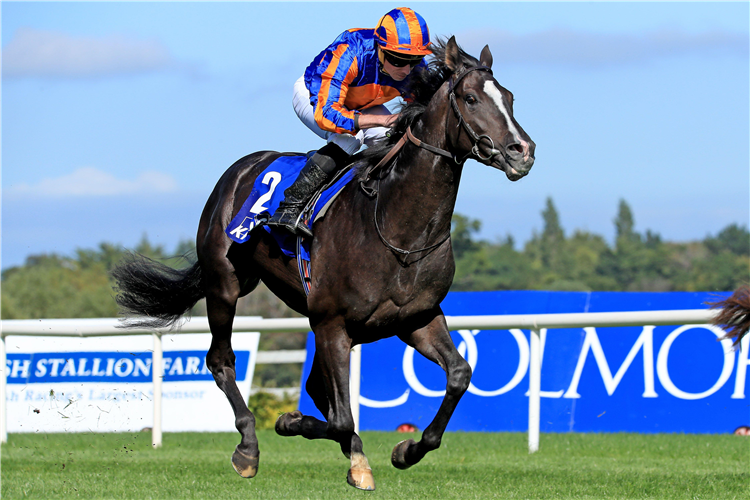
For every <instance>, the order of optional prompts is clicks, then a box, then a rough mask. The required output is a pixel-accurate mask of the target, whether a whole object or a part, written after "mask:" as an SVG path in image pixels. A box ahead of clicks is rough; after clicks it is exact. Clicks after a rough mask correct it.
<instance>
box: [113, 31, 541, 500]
mask: <svg viewBox="0 0 750 500" xmlns="http://www.w3.org/2000/svg"><path fill="white" fill-rule="evenodd" d="M434 45H435V48H434V60H433V61H432V62H431V63H430V65H429V68H428V69H427V70H425V71H422V72H421V73H420V74H419V75H416V76H417V78H415V80H416V81H415V84H414V86H413V89H412V91H413V94H414V101H413V102H410V103H409V104H407V105H406V106H405V108H404V109H403V110H402V112H401V114H400V117H399V120H398V122H397V123H396V125H395V126H394V129H393V133H392V135H391V137H390V138H389V139H387V140H386V141H384V143H383V144H381V145H379V146H376V147H373V148H370V149H368V150H367V151H365V152H364V153H362V154H360V155H359V156H357V157H355V158H354V160H356V162H357V163H356V165H355V167H354V168H357V169H360V170H361V172H360V174H359V176H360V178H359V179H357V178H355V179H354V181H353V182H351V183H349V184H348V185H347V186H346V187H345V188H344V190H343V191H342V193H341V194H340V195H339V196H338V197H337V198H336V199H335V201H334V203H333V205H332V206H331V208H330V209H329V210H328V214H327V215H326V217H325V218H324V219H321V220H319V221H317V222H316V223H315V237H314V239H313V241H312V245H311V256H312V284H311V291H310V294H309V295H308V296H306V295H305V292H304V290H303V287H302V283H301V280H300V276H299V271H298V267H297V263H296V261H295V260H294V259H290V258H288V257H286V256H285V255H284V254H283V253H282V252H281V251H280V249H279V247H278V246H277V244H276V242H275V240H274V239H273V238H272V237H271V236H270V235H269V234H268V233H267V232H266V231H263V230H260V231H254V232H253V233H252V237H251V239H250V241H248V242H247V243H244V244H242V245H239V244H237V243H234V242H232V241H231V240H230V239H229V238H228V237H227V236H226V234H225V232H224V231H225V229H226V227H227V225H228V223H229V222H230V220H231V219H232V218H233V217H234V215H235V214H236V213H237V211H238V210H239V208H240V207H241V206H242V204H243V202H244V201H245V199H246V198H247V196H248V194H249V192H250V191H251V189H252V186H253V182H254V180H255V178H256V177H257V176H258V175H259V173H260V172H262V171H263V170H264V169H265V168H266V167H267V165H268V164H269V163H271V162H272V161H273V160H275V159H276V158H278V157H279V156H280V155H281V153H276V152H268V151H265V152H258V153H254V154H251V155H249V156H246V157H245V158H242V159H241V160H239V161H237V162H236V163H235V164H234V165H232V166H231V167H230V168H229V169H228V170H227V171H226V172H225V173H224V175H223V176H222V177H221V179H220V180H219V182H218V184H217V185H216V187H215V189H214V191H213V193H212V194H211V196H210V198H209V199H208V202H207V203H206V207H205V209H204V210H203V214H202V216H201V219H200V225H199V228H198V235H197V241H196V250H197V257H198V259H197V262H196V263H195V264H194V265H193V266H192V267H189V268H186V269H182V270H172V269H169V268H166V267H165V266H161V265H160V264H157V263H155V262H153V261H149V260H146V259H145V258H142V257H140V256H137V255H133V256H132V257H131V258H130V259H129V260H127V261H125V262H124V263H123V264H122V265H121V266H119V267H118V268H117V269H116V270H115V271H114V272H113V276H114V278H115V280H116V281H117V287H118V296H117V301H118V304H119V305H120V306H121V308H122V309H123V311H124V312H126V313H127V314H131V315H133V314H136V315H141V316H145V319H141V320H137V321H136V322H134V323H131V324H132V325H134V326H135V325H137V326H150V327H163V326H170V325H174V324H175V322H176V321H178V320H179V318H180V317H181V316H182V315H184V314H185V313H187V312H188V311H189V310H190V308H191V307H192V306H193V305H194V304H195V303H196V301H198V300H199V299H201V298H203V297H205V298H206V305H207V310H208V321H209V325H210V328H211V333H212V342H211V347H210V349H209V351H208V355H207V356H206V364H207V366H208V368H209V369H210V371H211V373H212V374H213V376H214V379H215V380H216V384H217V385H218V386H219V388H221V390H222V391H223V392H224V393H225V394H226V396H227V398H228V399H229V402H230V404H231V406H232V409H233V410H234V414H235V423H236V426H237V429H238V430H239V432H240V434H241V436H242V439H241V442H240V444H239V445H238V446H237V448H236V450H235V452H234V454H233V455H232V464H233V466H234V468H235V470H236V471H237V472H238V473H239V474H240V475H241V476H243V477H253V476H254V475H255V474H256V473H257V470H258V461H259V451H258V441H257V438H256V434H255V418H254V417H253V414H252V413H251V412H250V411H249V410H248V408H247V404H246V402H245V401H244V400H243V398H242V396H241V394H240V392H239V390H238V389H237V386H236V384H235V370H234V362H235V356H234V353H233V351H232V345H231V338H232V321H233V318H234V315H235V306H236V303H237V299H238V298H239V297H241V296H244V295H246V294H248V293H250V292H251V291H252V290H253V289H254V288H255V287H256V286H257V284H258V283H259V282H260V281H263V282H264V283H265V284H266V285H267V286H268V288H269V289H270V290H271V291H273V293H275V294H276V295H277V296H278V297H279V298H281V299H282V300H283V301H284V302H285V303H286V304H287V305H288V306H289V307H291V308H292V309H294V310H295V311H297V312H299V313H301V314H303V315H305V316H307V317H308V318H309V319H310V326H311V327H312V330H313V332H314V333H315V347H316V352H315V358H314V361H313V367H312V372H311V374H310V376H309V378H308V380H307V383H306V390H307V392H308V393H309V394H310V396H311V397H312V399H313V401H314V402H315V405H316V406H317V408H318V409H319V410H320V411H321V413H322V414H323V415H325V416H326V421H325V422H323V421H320V420H317V419H315V418H313V417H310V416H305V415H302V414H301V413H300V412H298V411H295V412H291V413H287V414H284V415H282V416H281V417H279V420H278V421H277V423H276V432H277V433H279V434H280V435H283V436H298V435H301V436H304V437H305V438H308V439H331V440H334V441H336V442H337V443H339V445H340V446H341V450H342V452H343V453H344V454H345V455H346V456H347V457H349V458H350V460H351V468H350V469H349V473H348V476H347V481H348V482H349V484H351V485H353V486H355V487H357V488H360V489H368V490H371V489H374V487H375V483H374V480H373V476H372V471H371V469H370V467H369V465H368V462H367V458H366V457H365V455H364V452H363V449H362V441H361V439H360V438H359V436H358V435H357V434H356V433H355V432H354V422H353V420H352V413H351V408H350V403H349V353H350V350H351V348H352V347H353V346H354V345H357V344H364V343H369V342H374V341H376V340H378V339H382V338H386V337H392V336H395V335H396V336H398V337H399V338H400V339H401V340H403V341H404V342H405V343H406V344H408V345H410V346H411V347H413V348H414V349H416V350H417V351H418V352H419V353H421V354H422V355H424V356H425V357H426V358H428V359H430V360H432V361H433V362H435V363H437V364H438V365H440V366H441V367H442V368H443V369H444V370H445V371H446V374H447V375H446V376H447V385H446V394H445V397H444V399H443V402H442V404H441V406H440V408H439V410H438V412H437V415H436V416H435V418H434V420H433V421H432V422H431V423H430V425H429V426H427V428H426V429H425V430H424V432H423V434H422V438H421V439H420V440H419V441H418V442H415V441H414V440H411V439H410V440H407V441H402V442H401V443H398V444H397V445H396V447H395V448H394V449H393V453H392V457H391V461H392V463H393V465H394V466H395V467H398V468H399V469H406V468H408V467H410V466H412V465H414V464H416V463H417V462H419V461H420V460H421V459H422V457H424V456H425V454H426V453H427V452H429V451H431V450H435V449H436V448H438V447H439V446H440V441H441V438H442V435H443V433H444V431H445V429H446V426H447V425H448V421H449V419H450V418H451V415H452V414H453V411H454V410H455V408H456V405H457V404H458V402H459V400H460V399H461V396H462V395H463V394H464V392H465V391H466V390H467V388H468V386H469V382H470V379H471V368H470V367H469V364H468V363H467V362H466V361H465V360H464V359H463V358H462V357H461V356H460V355H459V353H458V351H457V350H456V347H455V346H454V345H453V342H452V341H451V337H450V334H449V331H448V328H447V326H446V322H445V317H444V316H443V312H442V310H441V308H440V303H441V301H442V300H443V298H445V296H446V294H447V293H448V289H449V288H450V286H451V283H452V281H453V274H454V270H455V266H454V260H453V253H452V250H451V241H450V230H451V216H452V214H453V209H454V205H455V201H456V195H457V193H458V185H459V180H460V178H461V172H462V169H463V163H464V161H465V160H466V159H468V158H473V159H475V160H478V161H480V162H481V163H484V164H486V165H489V166H492V167H494V168H497V169H499V170H502V171H504V172H505V174H506V176H507V177H508V179H510V180H512V181H515V180H518V179H520V178H521V177H523V176H524V175H526V174H527V173H528V172H529V170H530V169H531V166H532V165H533V163H534V149H535V145H534V143H533V141H532V140H531V139H530V138H529V136H528V135H527V134H526V132H524V130H523V129H522V128H521V126H520V125H519V124H518V123H517V122H516V120H515V118H514V117H513V96H512V94H511V93H510V92H509V91H508V90H506V89H505V88H503V87H501V86H500V85H499V84H498V82H497V81H496V80H495V78H494V77H493V75H492V71H491V69H490V68H491V66H492V55H491V53H490V50H489V47H485V48H484V50H483V51H482V53H481V56H480V59H479V60H478V61H477V60H476V59H475V58H473V57H471V56H469V55H468V54H466V53H465V52H463V51H462V50H461V49H460V48H459V47H458V45H457V44H456V42H455V39H454V38H451V39H450V40H448V41H447V42H446V41H442V40H441V41H439V42H438V43H436V44H434ZM405 134H406V135H408V136H409V137H411V138H412V139H410V140H408V141H406V142H403V141H400V140H401V139H402V138H403V137H404V135H405ZM397 141H399V142H400V143H401V146H402V147H401V149H400V150H399V151H398V154H396V155H395V157H394V159H393V160H389V162H388V167H387V168H385V169H384V170H380V171H377V172H372V173H371V174H365V173H364V172H365V171H366V170H367V167H368V166H372V165H373V164H375V163H378V162H379V161H380V160H381V159H382V158H383V157H384V156H385V155H386V152H387V151H389V150H390V149H391V148H392V147H393V145H394V144H395V143H396V142H397ZM420 141H421V142H420ZM370 175H372V176H373V178H375V179H377V183H374V182H373V183H371V184H370V186H372V189H370V190H369V194H368V192H367V190H366V189H361V186H360V182H359V180H362V179H363V178H365V177H369V176H370ZM373 189H374V190H375V191H373Z"/></svg>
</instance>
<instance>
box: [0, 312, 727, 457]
mask: <svg viewBox="0 0 750 500" xmlns="http://www.w3.org/2000/svg"><path fill="white" fill-rule="evenodd" d="M716 313H717V312H716V311H712V310H710V309H685V310H671V311H627V312H607V313H563V314H524V315H491V316H446V317H445V319H446V321H447V323H448V328H449V329H450V330H451V331H453V330H464V329H477V330H508V329H511V328H518V329H525V330H530V331H531V342H530V361H529V365H530V366H529V453H534V452H536V451H537V450H539V423H540V410H539V408H540V401H541V340H540V339H541V330H542V329H548V330H549V329H555V328H584V327H608V326H645V325H650V326H664V325H704V324H709V323H710V322H711V320H712V319H713V317H714V316H715V315H716ZM118 325H120V321H119V320H118V319H117V318H93V319H40V320H3V321H2V322H1V323H0V369H2V371H3V372H5V370H6V368H5V367H6V361H5V359H6V356H5V353H6V351H5V337H7V336H10V335H23V336H67V337H100V336H111V335H152V336H153V338H154V361H153V362H152V364H153V366H159V365H158V364H155V363H157V361H158V360H159V359H161V356H162V350H161V336H162V335H165V334H170V335H176V334H189V333H205V332H208V331H210V330H209V328H208V318H206V317H205V316H201V317H193V318H191V319H190V320H189V321H187V322H185V323H184V324H183V325H182V326H181V327H180V328H179V330H177V329H175V330H168V329H164V330H158V331H154V330H151V329H144V328H140V329H128V330H124V329H122V328H118ZM233 330H234V331H235V332H261V333H263V332H306V331H310V324H309V322H308V320H307V318H278V319H263V318H257V317H251V316H237V317H235V319H234V328H233ZM275 352H277V353H282V352H283V351H275ZM361 352H362V351H361V346H356V347H355V348H354V349H353V350H352V354H351V362H350V370H351V381H350V384H349V390H350V394H351V405H352V416H353V417H354V427H355V430H356V432H359V392H360V371H361V359H362V354H361ZM279 356H280V358H279V359H283V361H276V360H275V359H274V357H279ZM268 358H269V359H268V360H267V361H265V362H267V363H268V362H287V363H292V362H298V363H300V362H304V359H305V357H304V352H300V351H291V352H289V353H284V354H275V355H271V354H270V353H269V355H268ZM258 361H259V362H261V361H260V359H259V360H258ZM152 375H153V377H154V396H155V397H154V425H153V431H152V432H153V433H152V444H153V446H154V447H159V446H161V404H162V403H161V391H160V387H161V377H160V376H159V375H160V374H158V370H152ZM0 378H1V379H2V381H1V382H0V404H2V409H1V410H0V440H1V441H2V442H3V443H5V442H7V440H8V434H7V427H6V404H5V401H6V399H5V397H6V396H5V384H6V378H7V375H6V376H2V377H0Z"/></svg>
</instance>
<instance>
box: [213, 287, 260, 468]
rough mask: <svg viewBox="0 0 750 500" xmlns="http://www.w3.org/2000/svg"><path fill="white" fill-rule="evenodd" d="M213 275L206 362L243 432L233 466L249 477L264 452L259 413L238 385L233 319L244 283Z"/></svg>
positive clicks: (236, 424) (233, 459)
mask: <svg viewBox="0 0 750 500" xmlns="http://www.w3.org/2000/svg"><path fill="white" fill-rule="evenodd" d="M228 276H230V275H229V274H228V273H225V274H222V276H217V275H213V276H211V275H209V276H208V277H207V281H208V286H207V293H206V309H207V313H208V324H209V327H210V329H211V336H212V337H211V347H210V348H209V350H208V354H207V355H206V366H207V367H208V369H209V370H210V371H211V374H212V375H213V377H214V380H215V381H216V385H217V386H219V389H221V390H222V392H223V393H224V394H225V395H226V397H227V399H228V400H229V404H230V405H231V407H232V411H234V424H235V427H237V430H238V431H239V432H240V434H241V435H242V440H241V441H240V444H239V445H237V448H236V449H235V451H234V453H233V454H232V466H233V467H234V470H235V471H237V473H238V474H239V475H240V476H242V477H246V478H250V477H254V476H255V474H257V473H258V462H259V460H260V452H259V450H258V438H257V437H256V435H255V416H253V414H252V412H251V411H250V410H249V409H248V407H247V403H246V402H245V399H244V398H243V397H242V393H240V390H239V388H238V387H237V381H236V379H237V374H236V372H235V364H234V363H235V355H234V351H233V350H232V342H231V340H232V322H233V321H234V314H235V310H236V304H237V298H238V297H239V294H240V287H239V284H238V282H237V280H233V279H231V278H229V277H228Z"/></svg>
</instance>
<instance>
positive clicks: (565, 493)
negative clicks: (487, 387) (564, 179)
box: [2, 431, 750, 500]
mask: <svg viewBox="0 0 750 500" xmlns="http://www.w3.org/2000/svg"><path fill="white" fill-rule="evenodd" d="M404 436H405V435H404V434H397V433H386V432H364V433H363V434H362V438H363V441H364V443H365V453H367V454H368V456H369V459H370V465H371V466H372V468H373V472H374V475H375V483H376V486H377V490H376V491H374V492H363V491H357V490H355V489H353V488H351V487H350V486H348V485H347V484H346V472H347V469H348V460H346V459H345V458H344V457H343V456H342V455H341V453H340V452H339V450H338V446H337V445H336V444H334V443H331V442H327V441H314V442H313V441H307V440H305V439H303V438H281V437H278V436H276V435H275V434H274V433H273V431H260V432H259V433H258V437H259V440H260V446H261V461H260V471H259V473H258V476H257V477H256V478H255V479H251V480H247V479H242V478H241V477H239V476H238V475H237V474H236V473H235V472H234V470H233V469H232V467H231V465H230V456H231V454H232V451H233V450H234V447H235V445H236V444H237V442H238V441H239V439H238V438H239V435H238V434H213V433H205V434H195V433H179V434H165V435H164V446H163V448H161V449H158V450H152V449H151V445H150V439H151V435H150V434H148V433H140V434H136V433H134V434H49V435H29V434H11V435H10V436H9V439H8V443H7V444H5V445H3V447H2V498H3V499H11V498H133V499H139V500H140V499H148V498H165V499H166V498H217V499H218V498H220V499H232V498H238V499H239V498H241V499H243V500H246V499H256V498H258V499H283V498H325V499H335V500H341V499H346V498H358V499H362V498H372V499H376V498H377V499H382V498H394V499H396V498H397V499H399V500H404V499H412V498H414V499H422V498H424V499H432V498H456V499H470V498H591V499H594V498H653V499H670V498H674V499H724V498H738V499H748V498H750V438H746V437H741V436H731V435H726V436H724V435H720V436H717V435H639V434H543V435H542V436H541V449H540V451H539V452H538V453H536V454H534V455H529V454H528V453H527V452H526V435H525V434H518V433H513V434H510V433H501V434H483V433H449V434H446V435H445V437H444V439H443V444H442V446H441V448H440V449H439V450H437V451H435V452H433V453H430V454H429V455H428V456H427V457H426V458H425V459H424V460H423V461H422V462H421V463H420V464H418V465H416V466H414V467H412V468H411V469H409V470H407V471H399V470H396V469H395V468H393V467H392V466H391V465H390V453H391V449H392V448H393V446H394V445H395V444H396V443H397V442H398V441H399V440H401V439H403V438H404Z"/></svg>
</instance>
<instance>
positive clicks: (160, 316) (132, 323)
mask: <svg viewBox="0 0 750 500" xmlns="http://www.w3.org/2000/svg"><path fill="white" fill-rule="evenodd" d="M112 277H113V278H114V280H115V282H116V283H117V284H116V286H115V291H116V292H117V296H116V297H115V301H116V302H117V305H119V306H120V310H121V311H122V313H124V314H125V315H126V316H128V317H132V316H139V317H136V318H129V319H130V320H129V321H128V323H126V325H125V327H126V328H136V327H138V328H165V327H172V326H174V325H175V323H176V322H177V321H178V320H179V319H180V318H181V317H182V316H183V315H185V314H186V313H188V312H189V311H190V309H191V308H192V307H193V306H194V305H195V303H196V302H198V301H199V300H200V299H202V298H203V297H205V293H204V291H203V286H202V285H201V268H200V265H199V264H198V263H197V262H196V263H195V264H193V265H192V266H190V267H186V268H184V269H174V268H171V267H169V266H167V265H164V264H162V263H160V262H157V261H155V260H152V259H149V258H148V257H145V256H143V255H140V254H135V253H133V254H129V255H128V256H127V257H126V258H125V259H124V260H123V262H122V263H120V264H118V265H117V266H116V267H115V268H114V269H113V270H112Z"/></svg>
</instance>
